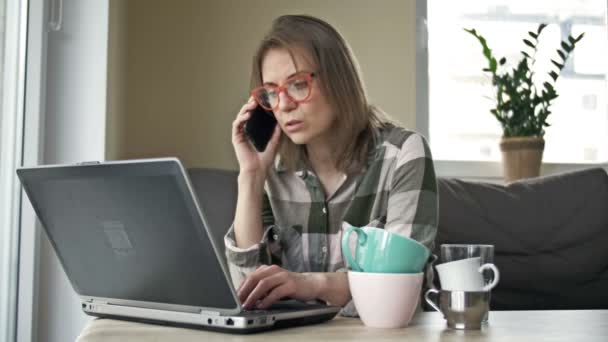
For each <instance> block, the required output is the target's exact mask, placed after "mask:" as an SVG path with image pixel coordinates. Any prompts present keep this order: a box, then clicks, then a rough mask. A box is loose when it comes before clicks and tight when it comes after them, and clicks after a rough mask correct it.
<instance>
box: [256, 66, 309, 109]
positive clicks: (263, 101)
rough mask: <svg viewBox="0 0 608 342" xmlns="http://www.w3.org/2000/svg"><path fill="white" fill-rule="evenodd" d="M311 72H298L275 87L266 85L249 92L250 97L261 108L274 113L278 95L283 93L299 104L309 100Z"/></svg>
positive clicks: (277, 104)
mask: <svg viewBox="0 0 608 342" xmlns="http://www.w3.org/2000/svg"><path fill="white" fill-rule="evenodd" d="M313 77H315V74H314V73H312V72H299V73H297V74H295V75H293V76H291V77H290V78H288V79H287V80H286V81H285V82H284V83H283V84H281V85H279V86H276V85H271V84H266V85H263V86H261V87H257V88H255V89H253V90H252V91H251V96H253V98H254V99H255V101H256V102H257V103H258V104H259V105H260V106H262V108H264V109H266V110H270V111H274V110H276V109H277V108H278V107H279V94H280V93H281V92H282V91H284V92H285V95H286V96H288V97H289V99H290V100H292V101H294V102H297V103H300V102H305V101H307V100H308V99H309V98H310V94H311V93H312V79H313Z"/></svg>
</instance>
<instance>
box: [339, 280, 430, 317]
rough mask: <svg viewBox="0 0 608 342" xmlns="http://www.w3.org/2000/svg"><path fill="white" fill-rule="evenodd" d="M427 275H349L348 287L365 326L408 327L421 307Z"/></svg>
mask: <svg viewBox="0 0 608 342" xmlns="http://www.w3.org/2000/svg"><path fill="white" fill-rule="evenodd" d="M423 279H424V273H422V272H420V273H369V272H354V271H348V284H349V286H350V292H351V294H352V296H353V301H354V302H355V307H356V308H357V312H358V313H359V317H361V320H362V321H363V324H365V325H366V326H369V327H374V328H402V327H406V326H407V325H408V324H409V323H410V320H411V319H412V317H413V316H414V313H415V312H416V308H417V307H418V301H419V299H420V291H421V289H422V281H423Z"/></svg>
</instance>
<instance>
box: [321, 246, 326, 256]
mask: <svg viewBox="0 0 608 342" xmlns="http://www.w3.org/2000/svg"><path fill="white" fill-rule="evenodd" d="M321 251H322V252H323V253H324V254H325V253H327V246H323V248H321Z"/></svg>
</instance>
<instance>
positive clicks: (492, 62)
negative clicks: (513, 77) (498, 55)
mask: <svg viewBox="0 0 608 342" xmlns="http://www.w3.org/2000/svg"><path fill="white" fill-rule="evenodd" d="M490 70H492V72H494V71H496V59H495V58H492V59H490Z"/></svg>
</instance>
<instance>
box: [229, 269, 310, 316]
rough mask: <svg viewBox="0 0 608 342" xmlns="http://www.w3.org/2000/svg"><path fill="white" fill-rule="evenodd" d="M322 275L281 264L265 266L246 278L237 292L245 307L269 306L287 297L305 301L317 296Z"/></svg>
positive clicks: (259, 307)
mask: <svg viewBox="0 0 608 342" xmlns="http://www.w3.org/2000/svg"><path fill="white" fill-rule="evenodd" d="M320 276H321V274H315V273H296V272H289V271H287V270H285V269H283V268H281V267H279V266H277V265H270V266H267V265H262V266H260V267H258V269H256V270H255V271H254V272H252V273H251V274H249V275H248V276H247V278H245V280H244V281H243V283H241V286H240V287H239V289H238V291H237V293H238V296H239V299H240V300H241V303H243V307H244V308H245V309H252V308H258V309H265V308H268V307H269V306H270V305H272V304H273V303H275V302H276V301H279V300H280V299H282V298H286V297H289V298H292V299H296V300H299V301H303V302H305V301H309V300H313V299H316V298H317V296H318V294H319V288H320V286H321V284H320V283H321V281H322V279H321V278H320ZM258 301H259V303H258Z"/></svg>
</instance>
